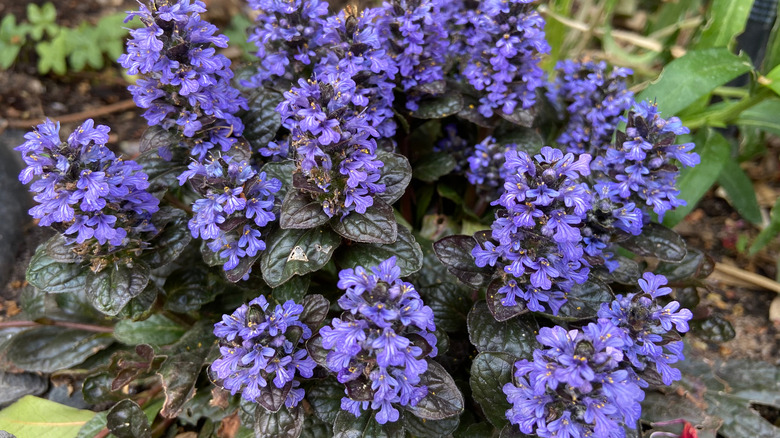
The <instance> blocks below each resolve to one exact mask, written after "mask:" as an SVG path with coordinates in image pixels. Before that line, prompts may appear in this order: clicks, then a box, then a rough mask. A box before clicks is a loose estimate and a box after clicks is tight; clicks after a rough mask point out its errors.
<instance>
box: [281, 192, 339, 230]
mask: <svg viewBox="0 0 780 438" xmlns="http://www.w3.org/2000/svg"><path fill="white" fill-rule="evenodd" d="M328 220H330V217H329V216H328V215H327V214H325V212H324V211H323V210H322V203H321V202H318V201H315V200H312V199H311V196H309V195H308V194H306V193H304V192H302V191H300V190H296V189H292V190H290V191H288V192H287V195H285V197H284V201H283V202H282V209H281V212H280V213H279V226H280V227H282V228H284V229H298V230H306V229H309V228H314V227H317V226H320V225H322V224H324V223H325V222H327V221H328Z"/></svg>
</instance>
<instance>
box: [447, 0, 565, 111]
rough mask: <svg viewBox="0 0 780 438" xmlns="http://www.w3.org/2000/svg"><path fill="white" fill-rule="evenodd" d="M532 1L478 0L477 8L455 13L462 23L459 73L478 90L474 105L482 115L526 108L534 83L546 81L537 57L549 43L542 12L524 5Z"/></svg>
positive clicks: (533, 94)
mask: <svg viewBox="0 0 780 438" xmlns="http://www.w3.org/2000/svg"><path fill="white" fill-rule="evenodd" d="M532 1H533V0H482V1H481V2H480V3H479V6H478V7H477V8H476V9H469V10H468V11H465V12H462V13H460V14H457V15H456V16H455V23H456V24H457V25H459V26H462V27H463V28H462V40H463V41H462V44H460V45H459V47H460V52H461V53H458V55H459V56H462V57H463V58H464V59H465V67H464V68H463V71H462V73H463V75H464V76H465V77H466V79H467V80H468V81H469V83H470V84H471V85H472V86H473V87H474V88H475V89H476V90H478V91H480V92H482V96H481V97H480V99H479V107H478V109H479V112H480V113H481V114H482V115H483V116H485V117H491V116H493V114H494V113H496V111H499V110H500V111H502V112H503V113H504V114H512V113H513V112H514V111H515V109H516V108H517V107H518V106H519V107H520V108H525V109H528V108H530V107H531V106H533V104H534V103H535V102H536V89H537V88H538V87H540V86H541V85H543V84H544V72H543V71H542V69H541V68H540V67H539V60H540V59H541V57H542V55H543V54H546V53H548V52H549V51H550V46H549V45H548V44H547V40H545V37H544V24H545V22H544V18H542V16H541V15H539V14H538V13H537V12H536V11H533V10H531V9H530V7H529V5H528V3H531V2H532Z"/></svg>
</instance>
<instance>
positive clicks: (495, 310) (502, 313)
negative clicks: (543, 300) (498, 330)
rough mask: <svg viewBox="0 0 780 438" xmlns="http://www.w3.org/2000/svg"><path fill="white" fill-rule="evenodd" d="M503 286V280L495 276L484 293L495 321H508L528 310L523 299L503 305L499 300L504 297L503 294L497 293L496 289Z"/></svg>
mask: <svg viewBox="0 0 780 438" xmlns="http://www.w3.org/2000/svg"><path fill="white" fill-rule="evenodd" d="M503 286H504V280H503V279H501V278H496V279H494V280H493V281H491V282H490V284H489V285H488V288H487V292H486V293H485V299H486V300H487V306H488V310H490V313H491V314H492V316H493V318H495V320H496V321H508V320H510V319H512V318H514V317H516V316H518V315H522V314H524V313H528V312H529V310H528V308H527V307H526V306H525V302H523V301H515V304H513V305H511V306H505V305H504V303H502V302H501V300H502V299H503V298H504V295H503V294H499V293H498V290H499V289H500V288H501V287H503Z"/></svg>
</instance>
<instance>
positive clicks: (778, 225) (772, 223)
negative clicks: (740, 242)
mask: <svg viewBox="0 0 780 438" xmlns="http://www.w3.org/2000/svg"><path fill="white" fill-rule="evenodd" d="M769 216H770V220H769V225H768V226H767V227H766V228H764V229H763V230H761V232H760V233H758V236H756V240H754V241H753V243H752V244H751V245H750V249H749V250H748V253H749V254H751V255H753V254H755V253H757V252H759V251H761V248H763V247H765V246H766V244H767V243H769V242H770V241H771V240H772V239H774V238H775V236H777V234H778V233H780V199H778V200H777V201H775V205H774V207H772V212H771V213H770V215H769Z"/></svg>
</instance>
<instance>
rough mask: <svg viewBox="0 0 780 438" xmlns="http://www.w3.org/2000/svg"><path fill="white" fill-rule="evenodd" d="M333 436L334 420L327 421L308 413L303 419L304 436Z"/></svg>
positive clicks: (311, 437) (302, 433)
mask: <svg viewBox="0 0 780 438" xmlns="http://www.w3.org/2000/svg"><path fill="white" fill-rule="evenodd" d="M326 436H328V437H329V436H333V422H332V421H331V422H329V423H326V422H324V421H322V420H320V419H319V418H317V416H315V415H306V416H305V417H304V420H303V431H302V432H301V437H302V438H320V437H326Z"/></svg>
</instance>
